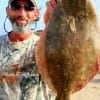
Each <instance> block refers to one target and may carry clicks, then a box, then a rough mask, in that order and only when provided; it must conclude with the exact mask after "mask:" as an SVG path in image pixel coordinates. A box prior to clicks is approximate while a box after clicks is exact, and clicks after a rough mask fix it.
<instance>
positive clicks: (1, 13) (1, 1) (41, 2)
mask: <svg viewBox="0 0 100 100" xmlns="http://www.w3.org/2000/svg"><path fill="white" fill-rule="evenodd" d="M37 1H38V7H39V8H41V11H40V12H41V13H40V21H39V22H38V24H37V26H38V27H37V29H43V28H44V24H43V15H44V12H45V2H46V1H47V0H37ZM92 2H93V4H94V6H95V8H96V11H97V15H98V18H99V24H100V0H92ZM7 3H8V0H0V35H3V34H6V32H5V31H4V29H3V23H4V20H5V17H6V12H5V8H6V6H7ZM10 27H11V26H10V24H9V21H8V20H7V21H6V28H7V30H8V31H10V29H11V28H10Z"/></svg>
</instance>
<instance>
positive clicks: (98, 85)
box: [71, 73, 100, 100]
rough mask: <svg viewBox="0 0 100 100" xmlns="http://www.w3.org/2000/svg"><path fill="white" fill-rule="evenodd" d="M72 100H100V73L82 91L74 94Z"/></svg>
mask: <svg viewBox="0 0 100 100" xmlns="http://www.w3.org/2000/svg"><path fill="white" fill-rule="evenodd" d="M71 100H100V73H98V74H97V75H96V76H95V77H94V79H93V80H91V81H90V82H89V83H88V84H87V85H86V86H85V87H84V88H83V89H82V90H80V91H79V92H76V93H75V94H73V95H72V96H71Z"/></svg>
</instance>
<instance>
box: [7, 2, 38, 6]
mask: <svg viewBox="0 0 100 100" xmlns="http://www.w3.org/2000/svg"><path fill="white" fill-rule="evenodd" d="M13 1H14V0H9V2H8V4H11V3H12V2H13ZM29 1H31V2H32V3H33V4H34V5H35V6H36V7H37V0H29Z"/></svg>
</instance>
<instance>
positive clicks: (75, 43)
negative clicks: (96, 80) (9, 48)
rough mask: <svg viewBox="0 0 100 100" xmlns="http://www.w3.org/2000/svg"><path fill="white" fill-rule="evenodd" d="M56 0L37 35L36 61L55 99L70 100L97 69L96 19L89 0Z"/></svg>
mask: <svg viewBox="0 0 100 100" xmlns="http://www.w3.org/2000/svg"><path fill="white" fill-rule="evenodd" d="M57 2H58V3H57V6H56V7H55V9H54V13H53V15H52V17H51V19H50V22H49V25H48V27H47V29H46V30H45V31H44V32H43V33H42V34H41V36H40V40H39V42H38V45H37V48H36V63H37V66H38V70H39V72H40V74H41V76H42V78H43V80H44V81H45V82H46V83H47V85H48V86H49V87H50V88H51V90H52V91H53V92H54V93H56V94H57V97H56V100H70V95H71V94H72V93H74V92H76V91H79V90H80V89H82V88H83V87H84V86H85V85H86V84H87V83H88V82H89V81H90V80H91V79H92V78H93V76H95V74H96V73H97V72H98V65H97V63H96V62H97V58H98V54H97V52H98V51H99V50H97V48H98V47H96V46H97V45H96V43H97V44H99V43H98V41H97V37H98V36H99V35H98V20H97V15H96V11H95V9H94V6H93V4H92V2H91V0H59V1H57ZM98 39H100V38H98Z"/></svg>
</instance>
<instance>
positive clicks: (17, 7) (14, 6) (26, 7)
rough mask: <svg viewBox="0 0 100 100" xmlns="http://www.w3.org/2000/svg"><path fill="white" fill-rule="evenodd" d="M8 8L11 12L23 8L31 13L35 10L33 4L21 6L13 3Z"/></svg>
mask: <svg viewBox="0 0 100 100" xmlns="http://www.w3.org/2000/svg"><path fill="white" fill-rule="evenodd" d="M10 7H11V9H12V10H20V9H21V8H24V9H25V10H26V11H33V10H34V9H35V6H34V5H33V4H27V5H21V4H19V3H13V4H11V6H10Z"/></svg>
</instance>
